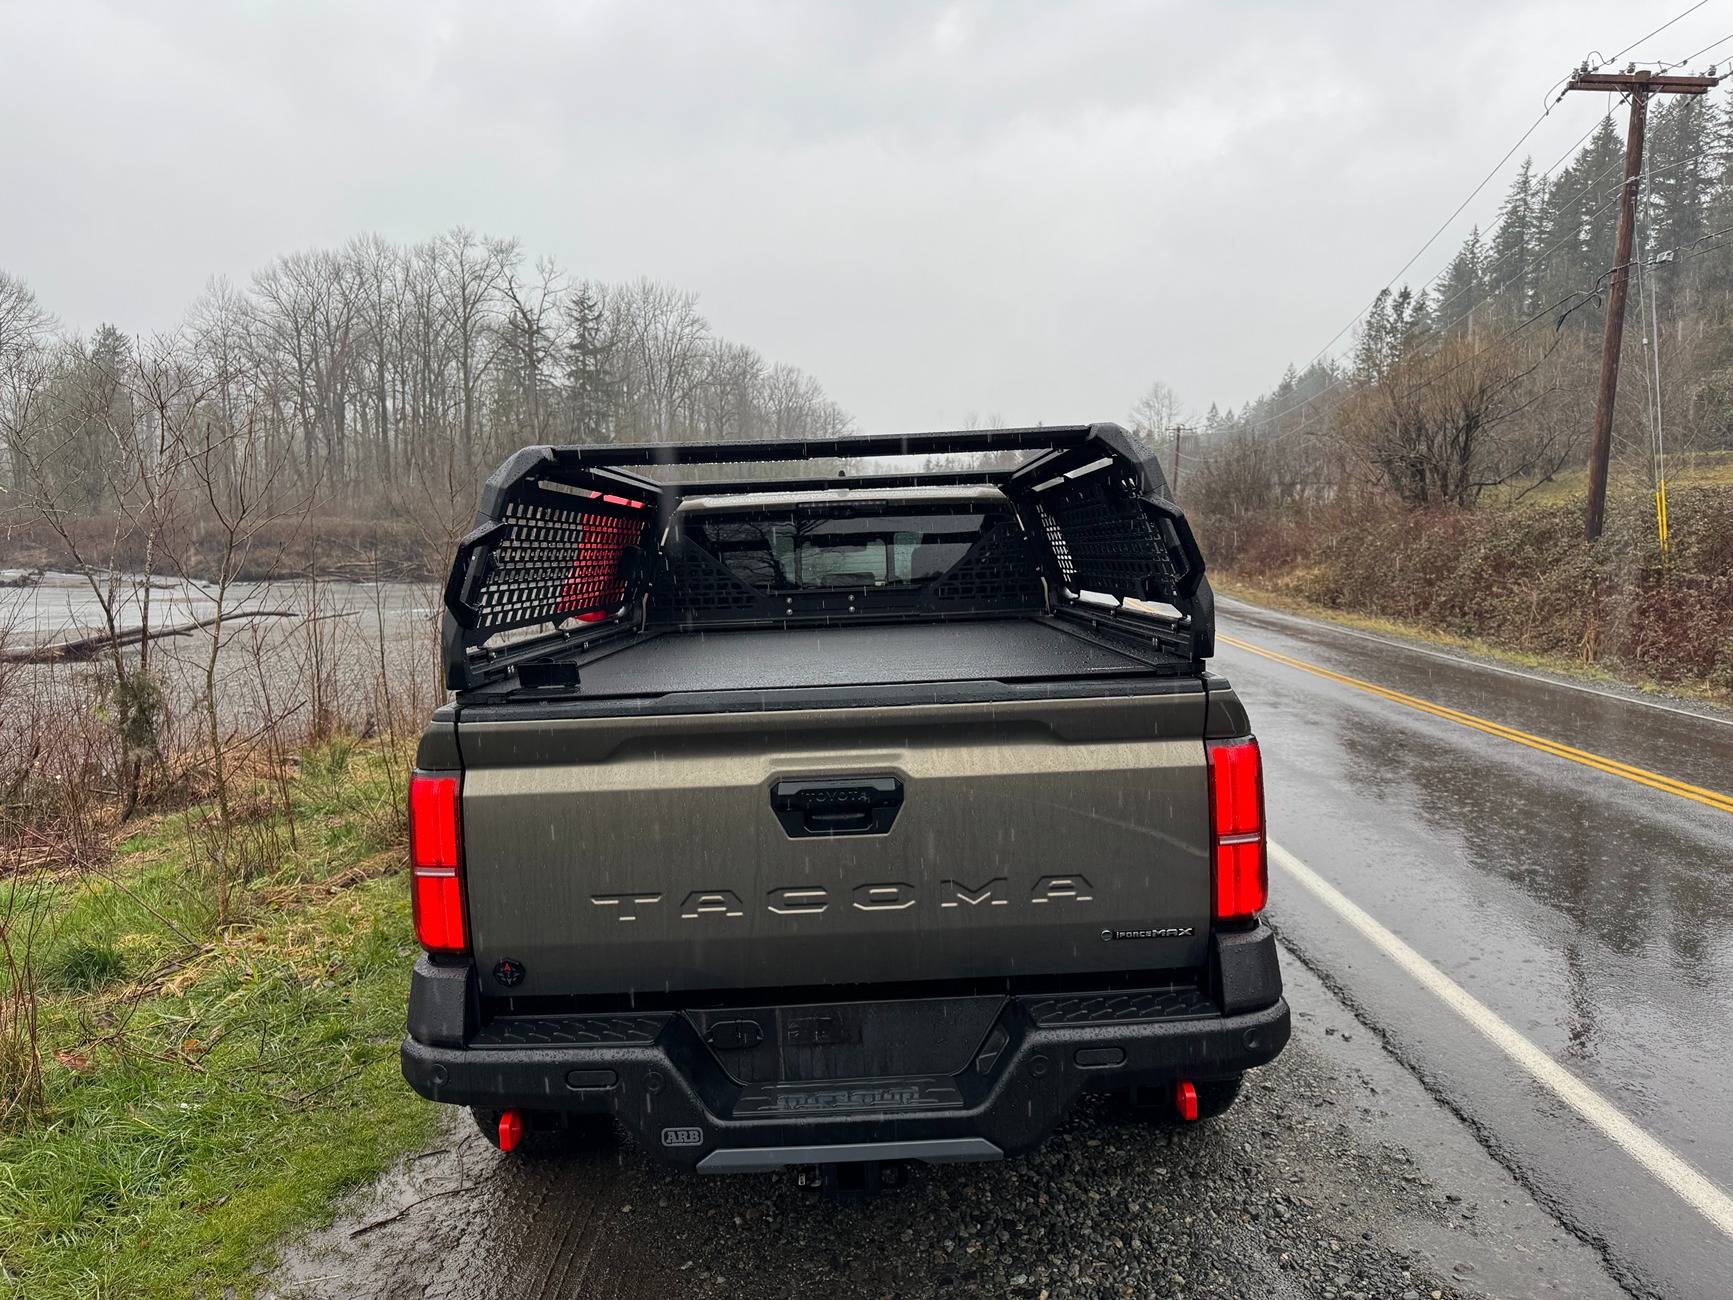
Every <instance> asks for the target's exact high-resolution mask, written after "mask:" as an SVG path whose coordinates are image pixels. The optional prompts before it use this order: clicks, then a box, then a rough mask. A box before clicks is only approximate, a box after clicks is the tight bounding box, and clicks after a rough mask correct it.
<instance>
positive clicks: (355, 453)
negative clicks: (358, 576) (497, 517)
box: [0, 229, 850, 564]
mask: <svg viewBox="0 0 1733 1300" xmlns="http://www.w3.org/2000/svg"><path fill="white" fill-rule="evenodd" d="M849 423H850V422H849V418H848V416H847V415H846V414H845V413H844V412H843V411H842V410H840V409H839V408H838V407H837V405H836V404H835V403H834V402H832V401H831V400H830V399H829V398H827V397H826V396H825V393H824V391H823V389H822V388H821V387H820V385H819V384H818V382H817V381H816V380H814V379H813V378H812V377H811V376H809V375H807V374H805V373H803V372H801V371H800V370H799V369H797V368H795V367H793V366H788V365H779V364H774V363H772V362H770V361H767V360H766V359H765V358H764V357H763V356H761V355H760V354H759V353H758V352H757V351H756V350H755V349H753V348H752V347H749V346H747V345H745V344H741V343H734V342H730V341H729V340H726V339H723V338H719V337H717V336H716V335H715V334H714V333H713V332H712V330H711V328H710V326H709V323H708V322H707V321H706V320H705V318H704V316H703V314H702V312H701V311H700V310H699V307H698V303H697V300H696V299H695V298H694V297H693V296H692V295H691V294H690V293H687V292H684V291H682V290H680V289H678V288H675V287H673V286H671V285H667V284H662V283H659V282H656V281H653V280H648V279H640V280H635V281H632V282H630V283H627V284H601V283H596V282H593V281H587V280H582V279H578V278H575V277H573V276H570V275H567V274H565V273H563V272H562V271H560V270H559V269H558V268H557V267H556V266H555V265H554V264H553V263H552V262H550V261H548V260H545V259H537V260H533V261H532V260H531V259H530V258H529V257H528V255H527V254H526V253H525V251H524V250H523V249H522V248H521V247H520V246H519V245H518V243H517V242H516V241H515V240H510V239H495V238H487V237H484V236H480V235H477V234H474V233H472V232H470V231H468V230H463V229H458V230H453V231H451V232H450V233H449V234H445V235H442V236H440V237H438V238H436V239H431V240H429V241H427V242H425V243H420V244H414V245H410V246H407V247H405V246H399V245H395V244H392V243H389V242H387V241H385V240H383V239H380V238H377V237H372V236H368V237H362V238H358V239H355V240H352V241H351V242H350V243H348V244H347V245H345V246H343V247H342V248H338V249H321V250H313V251H308V252H300V253H293V254H289V255H286V256H283V257H279V258H277V259H276V260H275V261H273V262H272V263H270V264H269V265H268V266H266V267H264V268H263V269H262V270H260V271H259V272H258V273H257V274H255V275H254V276H253V277H252V279H251V280H250V281H249V282H248V283H247V284H246V285H245V286H237V285H231V284H228V283H226V282H222V281H217V282H213V283H212V284H211V285H210V286H209V287H208V288H207V289H206V290H205V291H204V293H203V294H201V295H200V296H199V297H198V299H197V301H196V302H195V303H194V305H193V307H192V309H191V311H190V312H189V313H188V316H187V318H186V320H185V322H184V323H183V324H182V325H181V326H180V327H179V328H177V329H175V330H173V331H170V332H168V333H166V334H153V335H138V334H134V333H131V332H129V331H128V330H127V328H125V325H124V323H118V324H113V325H102V326H100V327H99V328H97V329H94V330H92V331H90V332H89V333H78V332H73V331H69V330H65V329H63V328H61V327H60V326H59V324H58V323H57V321H56V319H55V316H54V314H53V304H51V303H47V302H41V301H39V300H38V299H37V297H36V295H35V294H34V293H33V292H32V290H31V288H30V286H29V285H28V284H26V283H25V282H24V281H23V280H22V279H19V278H16V277H14V276H11V275H8V274H6V273H5V272H4V271H0V489H4V495H0V511H3V512H4V521H5V522H6V523H8V524H11V525H12V526H13V527H14V528H17V529H21V530H22V532H23V533H24V534H26V535H29V536H33V537H36V538H37V539H38V540H40V538H41V536H42V534H43V531H44V528H45V527H47V528H48V532H50V533H53V532H54V531H55V530H56V529H57V528H61V527H66V528H70V529H72V531H73V532H74V534H75V535H84V536H92V535H93V534H91V533H90V530H89V529H88V528H87V529H85V530H84V532H83V533H82V534H80V533H79V532H78V528H77V526H76V525H77V523H78V521H81V520H85V521H87V520H89V519H92V518H101V519H108V518H115V517H118V518H121V519H123V520H124V521H126V523H127V524H128V526H129V531H130V532H132V533H133V534H135V535H136V534H138V533H140V532H141V531H142V532H146V533H148V532H150V531H151V530H153V529H157V528H158V527H159V525H165V522H166V518H167V516H168V515H170V514H172V513H174V512H175V511H177V510H180V509H181V508H182V507H183V506H184V505H185V502H184V500H183V498H185V497H186V496H188V495H191V496H192V497H195V498H198V499H201V500H203V499H205V498H208V497H210V496H211V494H212V492H213V491H214V492H215V493H216V494H217V495H218V496H219V497H220V498H221V499H222V500H224V501H227V502H229V503H231V504H233V503H236V502H239V501H242V500H250V501H251V504H250V505H249V506H248V507H247V508H248V509H249V510H250V511H251V512H252V517H253V518H255V519H258V518H260V517H261V516H268V515H273V514H279V515H280V514H301V515H306V514H307V513H309V512H312V513H314V514H317V515H320V516H323V517H327V518H329V517H333V516H349V517H354V518H371V519H378V518H380V517H382V516H388V515H391V514H394V513H395V514H400V515H401V514H417V513H425V512H426V511H427V509H428V507H429V503H430V502H434V503H440V509H443V508H444V507H445V506H448V505H452V503H454V502H455V503H457V506H458V507H460V512H461V510H462V509H467V508H468V507H469V506H470V505H471V504H472V503H473V501H474V491H475V486H476V484H477V481H478V480H479V478H480V476H481V475H483V474H485V473H486V472H487V470H488V469H489V468H491V467H492V465H494V464H495V463H497V461H498V460H499V459H500V458H501V457H502V456H503V455H504V454H505V453H506V452H508V451H510V450H512V449H515V448H517V447H520V446H523V445H525V444H527V443H533V442H537V441H548V440H556V441H557V440H562V439H583V440H609V439H620V440H632V441H641V440H649V439H657V438H669V437H683V436H701V437H707V438H732V437H740V436H748V435H751V436H776V435H789V436H793V435H800V434H811V433H835V432H840V431H843V430H845V429H847V428H848V427H849ZM206 504H207V508H208V506H209V502H207V503H206ZM50 525H52V526H50ZM85 558H86V559H101V558H103V557H101V556H95V555H91V556H86V557H85ZM137 558H140V559H142V558H143V557H142V556H138V557H137ZM4 559H5V557H4V555H3V554H0V564H3V563H4Z"/></svg>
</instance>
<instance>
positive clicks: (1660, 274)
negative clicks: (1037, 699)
mask: <svg viewBox="0 0 1733 1300" xmlns="http://www.w3.org/2000/svg"><path fill="white" fill-rule="evenodd" d="M1617 116H1618V120H1617V121H1616V122H1615V120H1614V118H1613V117H1607V118H1604V119H1602V121H1601V122H1600V123H1599V124H1598V125H1597V126H1596V127H1595V128H1594V129H1593V131H1591V132H1590V133H1589V135H1588V136H1587V137H1586V139H1585V141H1584V142H1583V143H1582V144H1581V146H1580V148H1577V149H1574V150H1573V151H1571V152H1570V153H1569V154H1568V155H1566V156H1565V157H1563V158H1560V159H1559V160H1558V161H1557V162H1556V163H1555V164H1554V165H1553V166H1552V167H1549V168H1546V169H1545V170H1543V169H1542V168H1541V167H1540V166H1539V165H1537V163H1536V161H1535V159H1533V158H1526V159H1524V160H1522V162H1521V164H1520V166H1518V167H1517V169H1516V173H1515V176H1514V178H1513V179H1512V180H1511V182H1510V184H1509V189H1508V192H1507V193H1506V195H1505V197H1504V201H1503V204H1502V207H1501V209H1500V213H1499V217H1498V219H1497V221H1496V223H1495V224H1494V225H1493V226H1492V228H1491V229H1489V230H1481V229H1478V228H1477V229H1475V230H1474V231H1473V232H1472V233H1471V234H1470V235H1469V236H1468V238H1467V239H1466V240H1465V241H1464V243H1463V244H1462V247H1461V249H1460V250H1459V251H1458V252H1457V254H1456V255H1455V257H1454V258H1453V259H1451V260H1450V262H1449V263H1448V264H1447V265H1446V266H1445V267H1444V269H1443V270H1442V271H1441V272H1439V273H1438V274H1437V275H1436V276H1434V277H1433V278H1432V279H1431V280H1429V281H1426V282H1425V283H1418V284H1406V283H1405V284H1401V285H1398V286H1395V287H1393V288H1391V289H1386V290H1385V291H1384V292H1382V293H1380V294H1379V295H1378V297H1377V299H1376V300H1375V301H1374V302H1373V303H1372V304H1371V305H1370V306H1369V307H1368V308H1367V309H1366V311H1365V312H1364V313H1363V314H1362V315H1361V317H1359V318H1358V319H1357V320H1356V322H1355V323H1354V325H1353V326H1352V327H1351V328H1350V329H1347V330H1344V332H1343V335H1342V337H1341V343H1340V344H1339V345H1332V346H1331V347H1327V348H1326V349H1325V350H1324V352H1323V353H1322V354H1320V355H1319V356H1318V357H1317V358H1315V359H1314V360H1312V361H1311V362H1310V363H1309V364H1308V365H1306V366H1305V367H1304V368H1301V367H1298V366H1290V367H1289V369H1288V372H1287V373H1286V374H1285V375H1283V376H1282V377H1281V379H1280V381H1279V382H1278V383H1277V384H1276V385H1275V386H1274V387H1272V388H1271V389H1270V390H1269V391H1268V392H1267V393H1265V394H1264V395H1263V396H1261V397H1259V398H1258V399H1256V400H1255V401H1252V402H1250V403H1248V404H1246V405H1245V406H1244V407H1242V408H1240V409H1237V410H1235V409H1229V410H1227V411H1220V410H1218V409H1216V408H1215V407H1211V408H1210V410H1209V413H1208V415H1207V416H1206V417H1205V418H1204V420H1203V422H1202V430H1201V432H1202V437H1201V438H1200V440H1199V442H1198V456H1197V458H1196V460H1195V462H1192V463H1188V464H1187V466H1186V474H1187V477H1188V478H1189V479H1190V487H1191V495H1190V500H1191V501H1192V502H1193V503H1194V504H1196V505H1197V506H1198V507H1199V508H1201V509H1203V510H1205V511H1206V512H1208V513H1212V514H1221V515H1226V516H1230V517H1231V516H1235V515H1240V514H1244V513H1248V512H1250V513H1264V512H1266V511H1267V510H1268V509H1269V508H1270V507H1272V506H1275V505H1293V504H1303V503H1306V502H1317V501H1322V500H1328V499H1331V498H1334V497H1336V496H1339V495H1340V494H1342V493H1343V492H1351V491H1357V490H1363V489H1377V490H1380V491H1381V492H1383V493H1387V494H1389V495H1390V496H1392V497H1394V498H1396V499H1398V500H1400V501H1402V502H1405V503H1407V504H1410V505H1415V506H1424V505H1431V504H1448V505H1456V506H1469V505H1473V504H1475V503H1476V502H1477V501H1478V500H1479V499H1480V498H1481V497H1482V496H1483V495H1484V494H1486V493H1488V492H1489V491H1491V490H1493V489H1506V488H1509V489H1511V490H1514V491H1516V492H1520V491H1521V489H1522V488H1523V487H1527V486H1530V485H1532V484H1534V483H1536V482H1539V481H1544V480H1546V479H1548V478H1549V477H1551V476H1553V475H1555V474H1557V473H1558V472H1559V471H1561V470H1564V469H1568V468H1570V467H1572V466H1577V465H1581V464H1583V463H1584V461H1585V460H1586V457H1587V453H1588V435H1589V432H1590V430H1591V428H1592V425H1593V417H1594V403H1595V392H1596V383H1597V379H1598V376H1599V369H1600V349H1601V333H1602V328H1603V323H1604V317H1603V312H1604V310H1605V291H1606V287H1607V282H1608V279H1609V277H1610V272H1611V268H1612V265H1613V250H1614V237H1615V232H1616V229H1617V225H1618V196H1619V191H1620V188H1621V182H1622V180H1623V167H1624V129H1623V128H1624V121H1623V113H1622V112H1621V113H1619V114H1618V115H1617ZM1644 171H1645V175H1644V183H1643V191H1642V193H1643V200H1642V202H1641V204H1640V207H1639V221H1638V227H1637V234H1638V240H1639V249H1640V253H1639V255H1638V256H1637V257H1635V258H1634V259H1633V261H1634V263H1635V265H1634V266H1633V272H1634V274H1633V279H1632V286H1631V297H1630V308H1629V311H1628V313H1627V328H1626V332H1625V347H1624V352H1623V355H1622V366H1623V382H1622V384H1621V386H1620V392H1619V405H1618V408H1617V419H1616V422H1615V453H1614V454H1615V459H1616V461H1617V462H1618V464H1619V467H1620V468H1621V470H1622V471H1623V472H1624V474H1625V477H1626V478H1627V479H1628V480H1631V481H1637V480H1641V481H1643V482H1645V483H1646V482H1647V481H1648V480H1649V479H1650V478H1651V476H1652V474H1653V473H1654V472H1655V470H1656V468H1657V467H1656V466H1654V465H1653V464H1652V460H1653V455H1652V452H1653V449H1654V447H1655V444H1656V430H1657V428H1658V429H1659V430H1660V431H1661V435H1662V440H1663V442H1664V446H1665V449H1666V450H1667V451H1668V452H1670V453H1692V452H1703V451H1710V450H1716V449H1726V448H1728V447H1733V102H1730V101H1729V99H1728V98H1727V97H1726V96H1716V97H1713V98H1711V97H1707V96H1706V97H1703V98H1689V97H1677V98H1671V99H1664V100H1660V101H1657V103H1656V104H1655V106H1654V107H1653V108H1652V110H1651V114H1650V124H1649V132H1648V150H1647V156H1646V159H1645V168H1644ZM1657 373H1658V377H1659V378H1658V396H1659V408H1660V409H1659V416H1658V419H1657V417H1656V413H1655V407H1656V395H1657V386H1656V385H1657V380H1656V376H1657Z"/></svg>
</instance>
